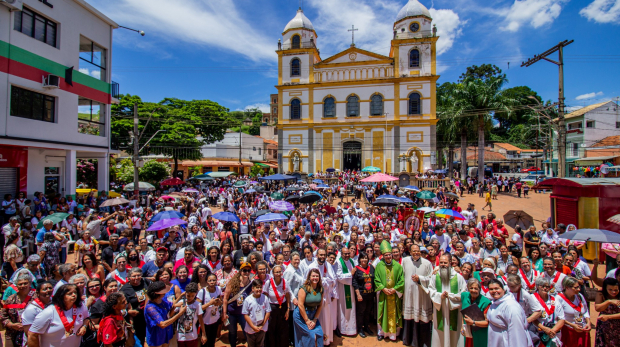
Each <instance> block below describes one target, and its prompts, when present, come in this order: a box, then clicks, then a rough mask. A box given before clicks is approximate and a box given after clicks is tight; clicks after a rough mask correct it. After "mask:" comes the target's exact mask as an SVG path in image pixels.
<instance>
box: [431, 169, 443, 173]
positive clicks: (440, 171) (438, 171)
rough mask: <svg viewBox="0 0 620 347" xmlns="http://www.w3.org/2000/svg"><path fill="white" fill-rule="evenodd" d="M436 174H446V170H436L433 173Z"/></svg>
mask: <svg viewBox="0 0 620 347" xmlns="http://www.w3.org/2000/svg"><path fill="white" fill-rule="evenodd" d="M433 172H434V173H438V174H445V173H446V170H445V169H439V170H435V171H433Z"/></svg>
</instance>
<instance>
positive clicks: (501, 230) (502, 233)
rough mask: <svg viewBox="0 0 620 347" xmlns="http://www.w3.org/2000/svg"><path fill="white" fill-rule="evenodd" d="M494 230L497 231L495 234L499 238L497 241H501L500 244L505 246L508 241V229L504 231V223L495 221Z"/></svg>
mask: <svg viewBox="0 0 620 347" xmlns="http://www.w3.org/2000/svg"><path fill="white" fill-rule="evenodd" d="M496 230H497V234H498V235H499V237H500V239H499V240H500V241H501V243H502V244H504V245H505V244H506V240H507V239H508V229H506V227H505V226H504V221H503V220H501V219H499V220H498V221H497V227H496Z"/></svg>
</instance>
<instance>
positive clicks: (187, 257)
mask: <svg viewBox="0 0 620 347" xmlns="http://www.w3.org/2000/svg"><path fill="white" fill-rule="evenodd" d="M195 262H200V259H198V258H197V257H196V256H194V248H193V247H192V246H187V247H185V251H184V257H183V259H179V260H178V261H177V262H176V263H174V272H175V273H176V272H177V269H178V268H179V266H181V265H185V266H187V269H188V270H189V275H190V276H191V275H192V272H194V266H193V265H194V263H195Z"/></svg>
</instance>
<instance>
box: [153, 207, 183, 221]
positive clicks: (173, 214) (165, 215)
mask: <svg viewBox="0 0 620 347" xmlns="http://www.w3.org/2000/svg"><path fill="white" fill-rule="evenodd" d="M183 217H185V216H184V215H183V214H182V213H181V212H178V211H174V210H173V211H164V212H159V213H158V214H156V215H154V216H153V218H151V222H157V221H159V220H162V219H173V218H183Z"/></svg>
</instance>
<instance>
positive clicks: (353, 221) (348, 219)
mask: <svg viewBox="0 0 620 347" xmlns="http://www.w3.org/2000/svg"><path fill="white" fill-rule="evenodd" d="M344 223H348V224H349V227H352V226H358V227H359V221H358V219H357V217H356V216H355V215H354V214H353V209H349V211H348V214H347V215H346V216H345V217H344Z"/></svg>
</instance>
